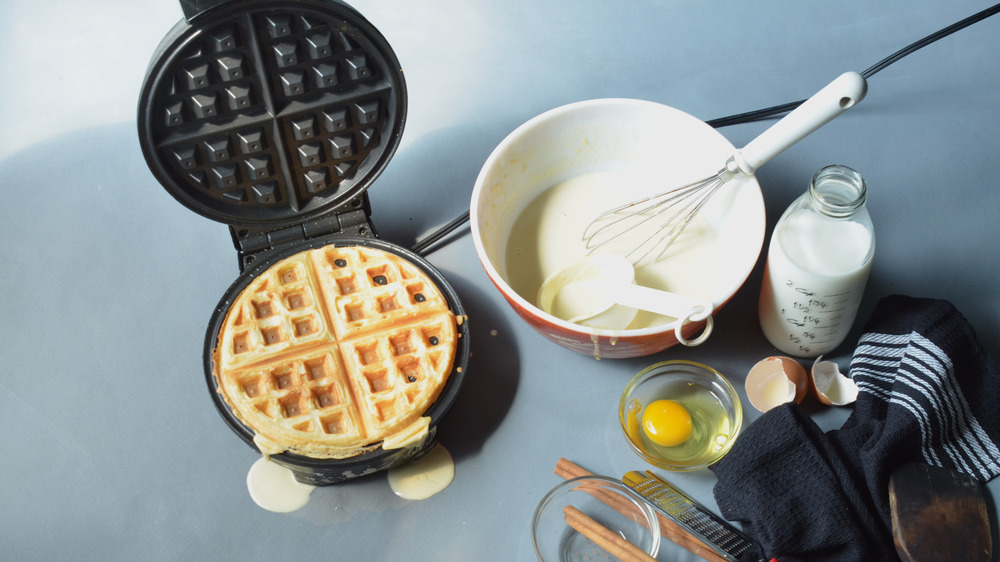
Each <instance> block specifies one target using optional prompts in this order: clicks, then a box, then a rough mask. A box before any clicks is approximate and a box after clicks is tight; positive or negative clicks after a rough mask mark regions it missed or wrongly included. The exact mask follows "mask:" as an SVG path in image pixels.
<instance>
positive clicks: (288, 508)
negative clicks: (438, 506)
mask: <svg viewBox="0 0 1000 562" xmlns="http://www.w3.org/2000/svg"><path fill="white" fill-rule="evenodd" d="M454 479H455V461H454V460H453V459H452V457H451V453H449V452H448V450H447V449H445V448H444V446H443V445H441V444H437V445H435V446H434V448H433V449H431V450H430V452H428V453H427V454H426V455H424V456H423V457H421V458H419V459H417V460H415V461H412V462H409V463H406V464H404V465H401V466H397V467H393V468H390V469H389V470H388V480H389V487H390V488H392V491H393V492H394V493H395V494H396V495H397V496H399V497H401V498H403V499H405V500H425V499H427V498H429V497H431V496H434V495H436V494H438V493H439V492H441V491H442V490H444V489H445V488H447V487H448V486H449V485H450V484H451V482H452V480H454ZM315 489H316V486H312V485H310V484H303V483H301V482H299V481H298V480H296V479H295V475H294V474H293V473H292V471H291V470H289V469H287V468H285V467H283V466H281V465H279V464H277V463H274V462H271V461H269V460H267V459H266V458H264V457H261V458H259V459H257V461H256V462H254V463H253V465H252V466H251V467H250V471H249V472H248V473H247V491H249V492H250V498H251V499H253V501H254V503H256V504H257V505H258V506H260V507H261V508H263V509H266V510H268V511H271V512H274V513H291V512H293V511H298V510H299V509H302V508H303V507H305V506H306V504H307V503H309V498H310V497H311V496H312V493H313V490H315Z"/></svg>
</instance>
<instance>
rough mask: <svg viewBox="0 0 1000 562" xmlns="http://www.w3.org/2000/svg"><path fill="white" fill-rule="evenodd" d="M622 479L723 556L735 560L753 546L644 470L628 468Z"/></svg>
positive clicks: (724, 523)
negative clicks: (629, 469)
mask: <svg viewBox="0 0 1000 562" xmlns="http://www.w3.org/2000/svg"><path fill="white" fill-rule="evenodd" d="M622 483H624V484H625V485H626V486H628V487H629V488H631V489H632V490H634V491H635V492H636V493H638V494H639V495H640V496H642V497H643V498H645V499H646V500H647V501H648V502H649V503H650V504H652V505H653V507H655V508H656V510H657V511H659V512H660V513H662V514H663V515H665V516H666V517H668V518H670V520H672V521H674V522H675V523H677V524H678V525H679V526H680V527H681V528H683V529H684V530H686V531H687V532H688V533H690V534H691V535H693V536H695V537H697V538H698V539H700V540H701V541H702V542H703V543H705V545H706V546H708V547H710V548H712V550H714V551H715V552H716V553H717V554H718V555H719V556H722V557H723V558H726V559H727V560H732V561H733V562H736V561H737V560H739V558H740V556H742V555H743V554H744V553H745V552H747V551H748V550H750V549H752V548H754V547H755V546H756V543H755V542H754V541H753V539H751V538H750V537H748V536H746V535H745V534H743V533H742V532H740V531H739V530H737V529H736V528H735V527H733V526H732V525H730V524H729V523H727V522H726V521H724V520H723V519H721V518H720V517H718V516H717V515H715V514H714V513H712V512H710V511H708V510H707V509H705V508H704V507H703V506H702V505H701V504H699V503H698V502H696V501H695V500H693V499H691V498H690V497H689V496H688V495H687V494H685V493H684V492H682V491H680V490H678V489H677V488H675V487H674V486H673V485H671V484H670V483H669V482H667V481H666V480H663V479H662V478H660V477H659V476H657V475H655V474H653V473H652V472H650V471H648V470H647V471H645V472H638V471H632V472H629V473H628V474H626V475H625V476H624V477H622Z"/></svg>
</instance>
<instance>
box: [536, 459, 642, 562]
mask: <svg viewBox="0 0 1000 562" xmlns="http://www.w3.org/2000/svg"><path fill="white" fill-rule="evenodd" d="M570 505H571V506H573V507H575V508H577V509H579V510H580V511H582V512H583V513H585V514H586V515H588V516H590V517H591V518H593V519H594V520H595V521H597V522H598V523H600V524H602V525H604V526H605V527H607V528H608V529H609V530H610V531H612V532H613V533H615V534H617V535H619V536H621V537H624V538H625V540H627V541H628V542H630V543H632V544H634V545H635V546H637V547H639V548H640V549H642V550H644V551H646V553H647V554H649V555H650V556H653V557H656V555H657V553H658V552H659V551H660V524H659V521H658V520H657V518H656V512H655V511H653V508H652V506H650V505H649V504H648V503H646V502H645V501H644V500H643V499H642V498H640V497H639V495H638V494H636V493H635V492H633V491H632V490H630V489H628V488H627V487H625V485H624V484H622V483H621V482H619V481H617V480H615V479H613V478H608V477H606V476H580V477H577V478H571V479H569V480H566V481H565V482H562V483H561V484H559V485H558V486H556V487H555V488H552V490H550V491H549V493H547V494H545V497H543V498H542V501H540V502H539V503H538V507H537V508H535V516H534V517H533V518H532V520H531V540H532V542H533V543H534V545H535V553H536V554H537V555H538V559H539V560H542V561H543V562H544V561H546V560H548V561H556V560H559V561H581V562H582V561H591V562H593V561H599V560H617V558H615V557H614V556H612V555H611V554H609V553H608V552H606V551H605V550H604V549H603V548H601V547H600V546H598V545H597V544H596V543H594V542H593V541H591V540H590V539H588V538H587V537H585V536H584V535H583V534H582V533H579V532H577V531H576V529H574V528H573V527H572V526H570V524H569V523H568V522H567V521H566V513H565V511H564V510H565V508H566V506H570Z"/></svg>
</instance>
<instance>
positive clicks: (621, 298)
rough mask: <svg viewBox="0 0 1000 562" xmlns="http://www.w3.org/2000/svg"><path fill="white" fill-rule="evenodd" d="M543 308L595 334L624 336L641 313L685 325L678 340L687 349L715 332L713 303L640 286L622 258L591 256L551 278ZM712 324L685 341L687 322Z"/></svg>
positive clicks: (545, 287)
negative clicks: (607, 332)
mask: <svg viewBox="0 0 1000 562" xmlns="http://www.w3.org/2000/svg"><path fill="white" fill-rule="evenodd" d="M537 300H538V306H539V307H540V308H541V309H542V310H544V311H545V312H547V313H549V314H551V315H553V316H555V317H557V318H561V319H562V320H566V321H568V322H572V323H574V324H580V325H582V326H587V327H590V328H599V329H607V330H624V329H625V328H627V327H628V325H629V324H631V323H632V320H634V319H635V316H636V315H637V314H638V313H639V311H640V310H646V311H649V312H655V313H656V314H661V315H663V316H669V317H672V318H677V319H678V320H680V322H678V325H677V329H676V334H677V335H678V341H680V342H681V343H683V344H685V345H698V344H700V343H702V342H703V341H705V339H707V338H708V336H709V335H710V334H711V331H712V316H711V315H712V303H710V302H708V301H706V300H704V299H698V298H694V297H689V296H685V295H678V294H676V293H671V292H668V291H661V290H658V289H651V288H649V287H640V286H639V285H636V284H635V270H634V269H633V267H632V263H631V262H629V260H628V259H627V258H625V257H624V256H621V255H617V254H597V255H594V256H588V257H587V258H584V259H583V260H582V261H579V262H577V263H575V264H573V265H571V266H569V267H567V268H565V269H563V270H561V271H557V272H556V273H554V274H552V275H550V276H549V277H548V278H547V279H546V280H545V282H544V283H542V286H541V288H540V289H539V290H538V299H537ZM702 320H705V321H706V325H705V330H704V331H703V332H702V333H701V334H700V335H699V336H698V338H696V339H695V340H691V341H688V340H685V339H684V338H682V337H680V327H681V325H683V324H685V323H687V322H692V321H693V322H700V321H702Z"/></svg>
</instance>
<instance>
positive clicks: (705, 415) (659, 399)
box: [618, 360, 743, 471]
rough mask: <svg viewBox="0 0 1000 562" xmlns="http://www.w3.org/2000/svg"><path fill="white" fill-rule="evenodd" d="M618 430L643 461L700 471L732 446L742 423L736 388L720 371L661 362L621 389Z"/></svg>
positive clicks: (662, 466) (681, 362)
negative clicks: (619, 424)
mask: <svg viewBox="0 0 1000 562" xmlns="http://www.w3.org/2000/svg"><path fill="white" fill-rule="evenodd" d="M618 417H619V421H620V422H621V426H622V431H623V432H624V433H625V438H626V439H627V440H628V444H629V446H630V447H631V448H632V450H633V451H635V452H636V454H638V455H639V456H640V457H642V458H643V459H644V460H645V461H646V462H648V463H650V464H652V465H654V466H658V467H660V468H664V469H667V470H673V471H689V470H697V469H700V468H705V467H707V466H709V465H710V464H712V463H714V462H716V461H717V460H719V459H720V458H722V457H723V455H725V454H726V453H728V452H729V450H730V449H731V448H732V446H733V443H734V442H735V441H736V437H737V436H738V435H739V433H740V429H741V426H742V423H743V408H742V406H741V404H740V399H739V396H738V395H737V394H736V389H734V388H733V385H731V384H730V383H729V381H728V380H726V377H724V376H723V375H722V374H721V373H719V372H718V371H716V370H715V369H712V368H711V367H708V366H706V365H702V364H701V363H695V362H693V361H679V360H678V361H664V362H662V363H657V364H655V365H652V366H650V367H647V368H646V369H643V370H642V371H641V372H640V373H639V374H637V375H636V376H635V377H633V378H632V380H631V381H630V382H629V383H628V385H627V386H626V387H625V391H624V392H622V396H621V400H620V402H619V404H618Z"/></svg>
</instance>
